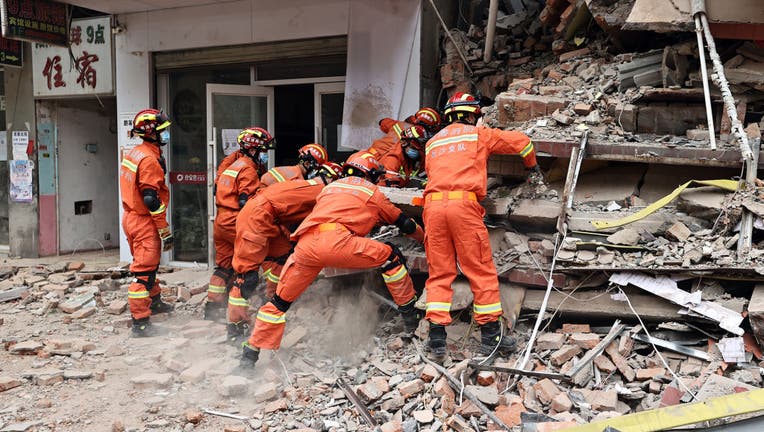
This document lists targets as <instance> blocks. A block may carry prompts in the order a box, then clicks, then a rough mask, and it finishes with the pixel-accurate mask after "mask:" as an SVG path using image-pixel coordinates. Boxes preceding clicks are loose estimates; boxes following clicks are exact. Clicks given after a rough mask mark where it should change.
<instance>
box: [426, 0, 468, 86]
mask: <svg viewBox="0 0 764 432" xmlns="http://www.w3.org/2000/svg"><path fill="white" fill-rule="evenodd" d="M430 5H431V6H432V9H433V10H434V11H435V15H437V17H438V21H440V25H441V27H443V31H445V32H446V36H448V38H449V39H451V43H453V44H454V48H456V52H458V53H459V57H461V59H462V63H464V66H465V67H466V68H467V70H468V71H469V73H470V76H472V74H473V72H472V68H471V67H470V64H469V62H468V61H467V57H466V56H465V55H464V53H463V52H462V48H461V47H460V46H459V44H458V43H456V39H454V36H453V35H452V34H451V31H449V30H448V26H447V25H446V22H445V21H443V17H442V16H440V12H438V8H437V7H436V6H435V2H434V1H433V0H430Z"/></svg>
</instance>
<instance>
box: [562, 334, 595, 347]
mask: <svg viewBox="0 0 764 432" xmlns="http://www.w3.org/2000/svg"><path fill="white" fill-rule="evenodd" d="M568 341H569V342H570V343H572V344H573V345H577V346H579V347H581V348H583V349H586V350H589V349H592V348H594V347H596V346H597V344H598V343H599V342H600V337H599V335H597V334H594V333H573V334H572V335H570V337H569V338H568Z"/></svg>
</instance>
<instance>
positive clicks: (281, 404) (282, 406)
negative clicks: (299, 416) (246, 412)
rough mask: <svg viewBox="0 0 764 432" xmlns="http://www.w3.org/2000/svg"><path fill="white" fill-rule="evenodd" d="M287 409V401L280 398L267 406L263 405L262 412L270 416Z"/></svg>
mask: <svg viewBox="0 0 764 432" xmlns="http://www.w3.org/2000/svg"><path fill="white" fill-rule="evenodd" d="M288 409H289V404H288V403H287V400H286V399H284V398H281V399H278V400H275V401H273V402H269V403H268V404H267V405H265V408H263V412H264V413H266V414H270V413H274V412H276V411H286V410H288Z"/></svg>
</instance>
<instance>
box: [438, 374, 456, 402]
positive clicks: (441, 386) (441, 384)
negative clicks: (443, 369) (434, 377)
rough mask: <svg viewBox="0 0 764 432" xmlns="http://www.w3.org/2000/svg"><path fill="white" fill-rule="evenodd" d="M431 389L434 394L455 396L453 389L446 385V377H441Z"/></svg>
mask: <svg viewBox="0 0 764 432" xmlns="http://www.w3.org/2000/svg"><path fill="white" fill-rule="evenodd" d="M433 391H434V392H435V394H436V395H440V396H445V397H451V398H453V397H455V395H454V390H453V389H452V388H451V386H450V385H448V379H447V378H446V377H441V378H440V379H439V380H438V381H437V382H436V383H435V386H434V387H433Z"/></svg>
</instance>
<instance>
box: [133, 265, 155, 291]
mask: <svg viewBox="0 0 764 432" xmlns="http://www.w3.org/2000/svg"><path fill="white" fill-rule="evenodd" d="M157 270H159V268H155V269H154V270H149V271H145V272H133V276H134V277H135V282H138V283H139V284H141V285H143V286H145V287H146V291H151V289H152V288H154V283H155V282H156V280H157ZM138 276H148V279H147V280H143V279H139V278H138Z"/></svg>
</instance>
